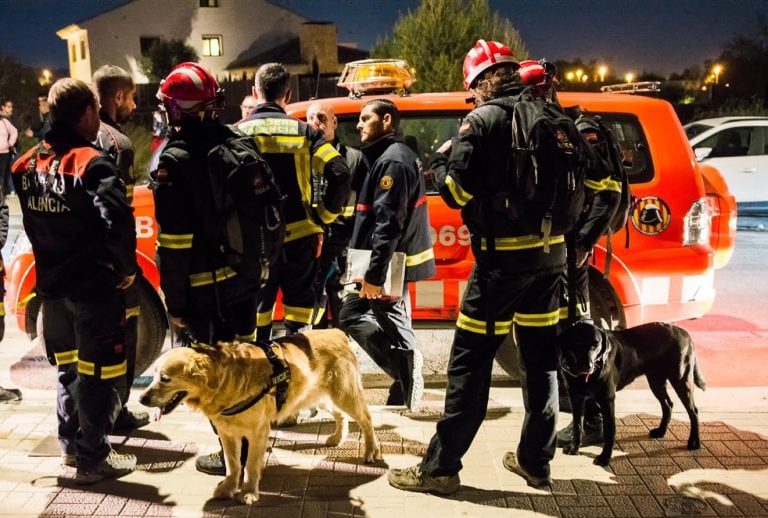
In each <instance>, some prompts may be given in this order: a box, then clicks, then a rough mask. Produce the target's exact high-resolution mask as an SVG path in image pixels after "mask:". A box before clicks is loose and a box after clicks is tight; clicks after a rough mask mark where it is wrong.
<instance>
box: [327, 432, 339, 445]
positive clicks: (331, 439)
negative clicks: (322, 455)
mask: <svg viewBox="0 0 768 518" xmlns="http://www.w3.org/2000/svg"><path fill="white" fill-rule="evenodd" d="M339 444H341V435H336V434H333V435H330V436H328V438H327V439H326V440H325V445H326V446H338V445H339Z"/></svg>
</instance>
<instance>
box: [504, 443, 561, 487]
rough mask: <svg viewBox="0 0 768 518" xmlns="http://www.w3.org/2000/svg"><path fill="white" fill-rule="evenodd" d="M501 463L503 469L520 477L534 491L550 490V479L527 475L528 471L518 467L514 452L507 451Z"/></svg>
mask: <svg viewBox="0 0 768 518" xmlns="http://www.w3.org/2000/svg"><path fill="white" fill-rule="evenodd" d="M501 462H502V464H504V467H505V468H507V469H508V470H509V471H511V472H512V473H514V474H515V475H520V476H521V477H523V478H524V479H525V481H526V482H527V483H528V485H529V486H531V487H533V488H536V489H551V488H552V479H551V478H549V477H537V476H536V475H533V474H531V473H528V471H526V470H525V469H523V467H522V466H521V465H520V462H519V461H518V460H517V455H516V454H515V453H514V452H511V451H508V452H507V453H505V454H504V458H503V459H502V461H501Z"/></svg>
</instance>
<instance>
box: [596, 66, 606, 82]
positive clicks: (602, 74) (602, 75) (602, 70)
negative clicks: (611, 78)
mask: <svg viewBox="0 0 768 518" xmlns="http://www.w3.org/2000/svg"><path fill="white" fill-rule="evenodd" d="M607 73H608V67H606V66H605V65H600V68H598V69H597V75H598V76H600V82H601V83H604V82H605V74H607Z"/></svg>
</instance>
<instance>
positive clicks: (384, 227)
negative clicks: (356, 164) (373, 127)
mask: <svg viewBox="0 0 768 518" xmlns="http://www.w3.org/2000/svg"><path fill="white" fill-rule="evenodd" d="M362 152H363V155H365V158H366V160H367V161H368V164H369V171H368V174H367V175H366V176H365V177H364V179H363V182H362V185H361V187H360V192H359V194H358V198H357V206H356V210H355V225H354V230H353V232H352V240H351V241H350V243H349V246H350V248H355V249H361V250H371V262H370V264H369V265H368V270H367V271H366V273H365V281H366V282H368V283H370V284H373V285H376V286H382V285H383V284H384V281H385V279H386V277H387V268H388V267H389V262H390V260H391V259H392V254H393V253H394V252H405V254H406V261H405V266H406V268H405V280H406V281H409V282H412V281H420V280H423V279H427V278H429V277H431V276H433V275H434V274H435V271H436V270H435V254H434V252H433V250H432V237H431V235H430V232H429V231H430V226H429V213H428V212H427V189H426V186H425V185H424V178H423V176H422V175H421V174H420V173H419V169H418V166H417V165H416V154H415V153H414V152H413V150H411V148H409V147H408V146H407V145H406V144H405V143H404V142H403V140H402V139H401V138H400V137H399V136H397V135H394V134H388V135H385V136H383V137H381V138H380V139H378V140H376V141H375V142H372V143H371V144H369V145H368V146H365V147H364V148H362Z"/></svg>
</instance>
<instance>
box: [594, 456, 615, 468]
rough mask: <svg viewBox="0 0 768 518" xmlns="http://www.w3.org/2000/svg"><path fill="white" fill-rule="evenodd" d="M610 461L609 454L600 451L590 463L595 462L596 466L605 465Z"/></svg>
mask: <svg viewBox="0 0 768 518" xmlns="http://www.w3.org/2000/svg"><path fill="white" fill-rule="evenodd" d="M610 462H611V455H610V454H607V455H606V454H604V453H601V454H600V455H598V456H597V457H595V460H593V461H592V464H595V465H596V466H603V467H605V466H607V465H608V464H609V463H610Z"/></svg>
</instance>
